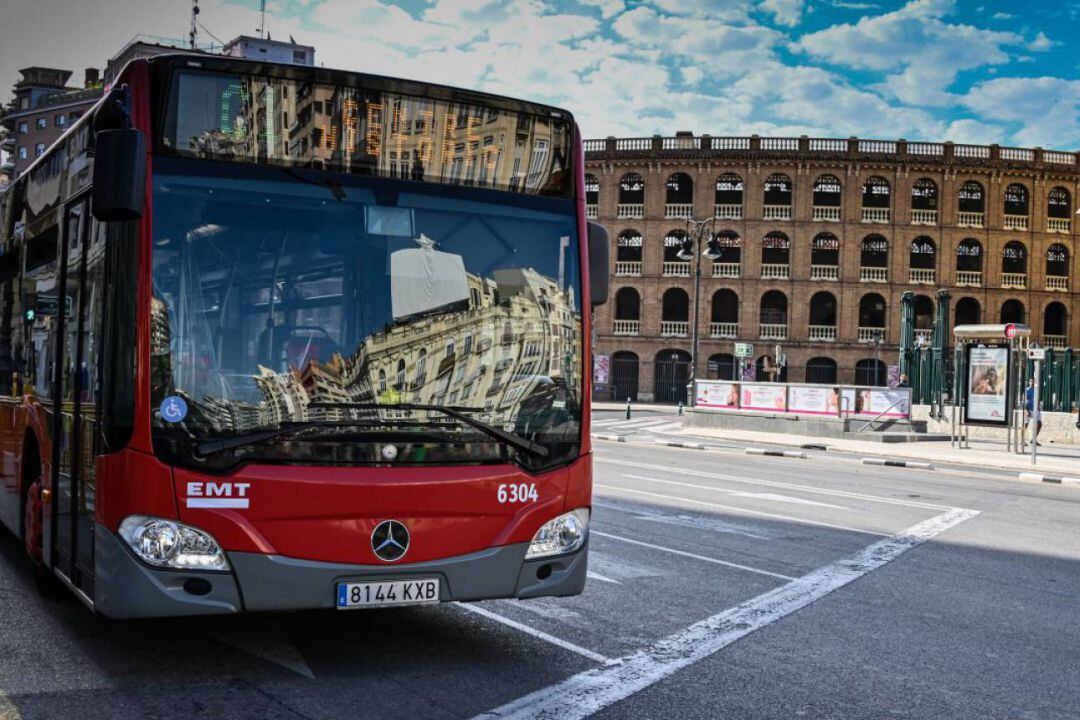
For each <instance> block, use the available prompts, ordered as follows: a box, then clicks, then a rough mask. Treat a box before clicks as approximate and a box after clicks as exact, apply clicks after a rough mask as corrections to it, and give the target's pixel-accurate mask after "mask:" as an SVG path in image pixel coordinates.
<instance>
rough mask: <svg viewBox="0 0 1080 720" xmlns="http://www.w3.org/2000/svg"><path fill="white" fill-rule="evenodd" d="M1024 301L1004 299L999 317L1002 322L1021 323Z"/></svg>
mask: <svg viewBox="0 0 1080 720" xmlns="http://www.w3.org/2000/svg"><path fill="white" fill-rule="evenodd" d="M1024 317H1025V313H1024V303H1022V302H1020V301H1019V300H1006V301H1005V302H1003V303H1002V304H1001V317H1000V321H1001V323H1002V324H1006V323H1016V324H1017V325H1021V324H1023V322H1024Z"/></svg>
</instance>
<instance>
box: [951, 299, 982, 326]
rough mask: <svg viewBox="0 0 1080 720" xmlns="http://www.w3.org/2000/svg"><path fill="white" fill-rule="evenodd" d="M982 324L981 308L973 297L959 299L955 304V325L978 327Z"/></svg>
mask: <svg viewBox="0 0 1080 720" xmlns="http://www.w3.org/2000/svg"><path fill="white" fill-rule="evenodd" d="M981 323H982V307H981V306H980V305H979V301H978V300H976V299H975V298H973V297H966V298H960V299H959V300H958V301H957V303H956V324H957V325H979V324H981Z"/></svg>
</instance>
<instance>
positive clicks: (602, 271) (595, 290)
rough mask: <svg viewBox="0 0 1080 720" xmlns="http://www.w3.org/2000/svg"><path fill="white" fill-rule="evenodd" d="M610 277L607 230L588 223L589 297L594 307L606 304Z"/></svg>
mask: <svg viewBox="0 0 1080 720" xmlns="http://www.w3.org/2000/svg"><path fill="white" fill-rule="evenodd" d="M610 276H611V274H610V268H609V266H608V235H607V230H605V229H604V227H603V226H602V225H598V224H596V223H589V296H590V298H591V299H592V304H593V306H594V307H595V306H597V305H603V304H604V303H606V302H607V296H608V282H609V278H610Z"/></svg>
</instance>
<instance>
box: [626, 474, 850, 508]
mask: <svg viewBox="0 0 1080 720" xmlns="http://www.w3.org/2000/svg"><path fill="white" fill-rule="evenodd" d="M623 477H628V478H634V479H635V480H646V481H648V482H655V483H663V484H665V485H682V486H684V487H692V488H700V489H702V490H711V491H713V492H722V493H726V494H728V495H733V496H735V497H746V498H754V499H757V500H772V501H774V502H787V503H794V504H796V505H810V506H813V507H823V508H832V509H833V510H851V508H849V507H844V506H843V505H830V504H829V503H823V502H816V501H814V500H803V499H802V498H796V497H791V496H790V495H778V494H776V493H752V492H746V491H744V490H728V489H727V488H721V487H716V486H715V485H694V484H693V483H684V482H679V481H678V480H662V479H660V478H654V477H648V476H646V475H633V474H631V473H623Z"/></svg>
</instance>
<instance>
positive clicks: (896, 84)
mask: <svg viewBox="0 0 1080 720" xmlns="http://www.w3.org/2000/svg"><path fill="white" fill-rule="evenodd" d="M21 4H22V5H26V6H27V9H26V10H25V11H24V12H25V14H26V17H25V18H22V19H21V20H22V22H16V21H13V22H10V23H9V22H5V23H4V25H5V26H6V27H7V28H9V29H8V30H4V29H0V70H2V71H3V74H4V76H5V77H7V78H10V79H11V80H13V79H14V75H15V70H16V69H17V68H18V67H24V66H26V65H30V64H53V65H60V66H66V67H73V68H81V67H83V66H86V65H94V64H96V65H102V64H103V63H104V59H105V58H104V57H102V56H101V55H102V54H104V53H106V52H107V53H108V54H111V49H112V48H116V47H119V46H120V45H121V44H122V43H123V42H124V41H125V40H126V39H127V38H128V37H130V36H132V35H134V34H136V33H151V34H155V35H162V36H171V37H179V36H183V35H185V34H186V31H187V21H188V9H189V3H188V2H187V0H84V1H83V2H82V3H79V4H77V5H74V6H73V5H72V4H70V3H69V2H68V0H35V2H33V3H21ZM200 5H201V6H202V9H203V11H202V14H201V15H200V18H201V21H202V23H203V25H204V27H205V30H203V31H201V32H202V37H203V39H205V40H209V39H210V38H209V36H208V35H207V31H208V32H210V33H213V35H215V36H217V37H218V38H223V39H228V38H230V37H232V36H234V35H237V34H240V33H251V32H252V31H253V30H254V28H255V27H256V25H257V24H258V17H257V13H256V9H257V7H258V0H201V2H200ZM19 12H20V9H19V8H16V9H15V10H14V13H15V14H18V13H19ZM10 15H11V12H6V13H5V20H13V18H11V17H10ZM57 18H63V20H64V21H63V22H57ZM26 23H29V26H28V25H27V24H26ZM35 24H37V25H40V32H41V33H42V34H49V35H50V36H53V37H57V43H56V44H54V45H43V44H42V43H40V42H39V41H38V40H39V38H37V37H36V36H35V34H34V25H35ZM268 25H269V28H270V32H271V33H272V35H273V36H274V37H275V38H285V37H287V36H288V35H293V36H294V37H295V38H296V39H297V40H298V41H300V42H304V43H309V44H313V45H315V46H316V48H317V58H318V61H319V62H320V63H321V64H325V65H327V66H333V67H344V68H349V69H355V70H362V71H367V72H375V73H384V74H390V75H400V76H406V77H415V78H426V79H432V80H436V81H439V82H445V83H449V84H453V85H459V86H464V87H472V88H478V89H483V90H487V91H491V92H496V93H502V94H509V95H515V96H522V97H530V98H535V99H539V100H543V101H546V102H550V103H553V104H556V105H561V106H564V107H566V108H568V109H570V110H571V111H573V112H574V113H575V114H576V115H577V117H578V119H579V122H581V124H582V126H583V127H584V130H585V133H586V135H588V136H592V137H597V136H605V135H619V136H634V135H651V134H653V133H661V134H672V133H674V132H675V131H676V130H692V131H694V132H696V133H706V132H707V133H711V134H713V135H746V134H750V133H758V134H762V135H792V134H795V135H798V134H809V135H814V136H826V137H829V136H831V137H847V136H850V135H858V136H860V137H884V138H898V137H906V138H908V139H929V140H954V141H957V142H974V143H989V142H1000V143H1002V144H1008V145H1024V146H1031V145H1042V146H1044V147H1052V148H1061V149H1070V150H1075V149H1078V148H1080V79H1078V77H1080V51H1078V50H1077V47H1076V44H1075V42H1074V38H1076V37H1077V34H1078V31H1080V0H1058V1H1053V2H1051V1H1048V0H1029V1H1027V2H1024V1H1022V0H1021V1H1017V0H1013V1H1012V2H1006V1H1004V0H908V1H903V0H394V1H391V0H269V19H268ZM14 28H18V29H19V32H18V34H16V33H15V32H13V29H14ZM103 48H105V49H107V50H103ZM3 82H4V84H5V85H6V84H7V82H8V81H7V80H5V81H3Z"/></svg>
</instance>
